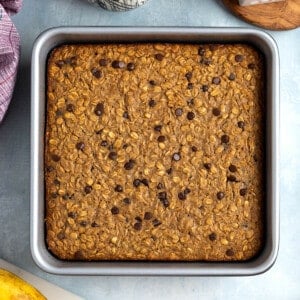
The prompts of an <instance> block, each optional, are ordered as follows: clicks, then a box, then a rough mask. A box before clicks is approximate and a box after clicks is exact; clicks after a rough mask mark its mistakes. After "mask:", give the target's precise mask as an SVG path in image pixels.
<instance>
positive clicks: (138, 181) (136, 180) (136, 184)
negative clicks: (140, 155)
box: [133, 179, 141, 187]
mask: <svg viewBox="0 0 300 300" xmlns="http://www.w3.org/2000/svg"><path fill="white" fill-rule="evenodd" d="M133 185H134V186H135V187H139V186H140V185H141V181H140V180H139V179H134V180H133Z"/></svg>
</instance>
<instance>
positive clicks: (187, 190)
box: [183, 187, 191, 195]
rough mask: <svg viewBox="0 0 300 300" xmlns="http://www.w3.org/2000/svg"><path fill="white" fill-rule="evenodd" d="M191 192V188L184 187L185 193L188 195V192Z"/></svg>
mask: <svg viewBox="0 0 300 300" xmlns="http://www.w3.org/2000/svg"><path fill="white" fill-rule="evenodd" d="M190 192H191V189H190V188H188V187H187V188H185V189H184V191H183V193H184V194H185V195H187V194H189V193H190Z"/></svg>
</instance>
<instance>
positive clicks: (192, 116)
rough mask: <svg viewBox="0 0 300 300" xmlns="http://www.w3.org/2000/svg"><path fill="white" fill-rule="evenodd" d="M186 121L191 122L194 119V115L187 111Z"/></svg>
mask: <svg viewBox="0 0 300 300" xmlns="http://www.w3.org/2000/svg"><path fill="white" fill-rule="evenodd" d="M186 117H187V119H188V120H190V121H191V120H193V119H194V118H195V113H193V112H192V111H189V112H188V113H187V115H186Z"/></svg>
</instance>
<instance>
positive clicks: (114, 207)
mask: <svg viewBox="0 0 300 300" xmlns="http://www.w3.org/2000/svg"><path fill="white" fill-rule="evenodd" d="M110 211H111V213H112V214H113V215H117V214H118V213H119V212H120V210H119V208H118V207H117V206H113V207H112V208H111V210H110Z"/></svg>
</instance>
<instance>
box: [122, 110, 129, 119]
mask: <svg viewBox="0 0 300 300" xmlns="http://www.w3.org/2000/svg"><path fill="white" fill-rule="evenodd" d="M123 118H125V119H129V114H128V112H127V111H124V113H123Z"/></svg>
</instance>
